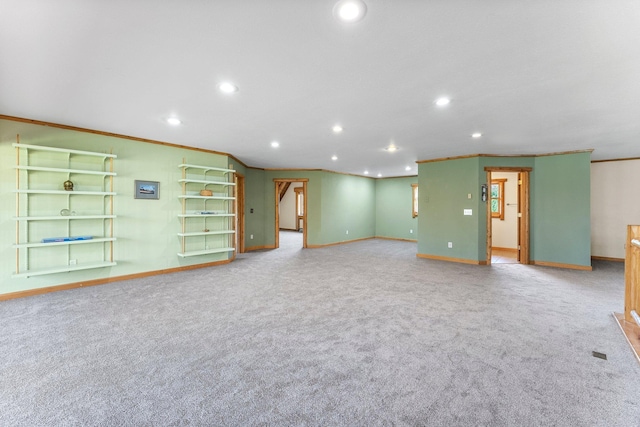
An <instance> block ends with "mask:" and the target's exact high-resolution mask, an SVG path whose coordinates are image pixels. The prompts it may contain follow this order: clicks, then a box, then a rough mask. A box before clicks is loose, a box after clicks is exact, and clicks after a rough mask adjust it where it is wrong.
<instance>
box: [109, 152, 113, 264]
mask: <svg viewBox="0 0 640 427" xmlns="http://www.w3.org/2000/svg"><path fill="white" fill-rule="evenodd" d="M110 154H113V148H112V149H111V152H110ZM109 172H111V173H113V157H110V158H109ZM109 191H110V192H111V193H113V175H110V176H109ZM109 198H110V203H109V215H111V218H109V237H110V238H113V194H112V195H111V196H109ZM109 262H113V240H112V241H111V242H109Z"/></svg>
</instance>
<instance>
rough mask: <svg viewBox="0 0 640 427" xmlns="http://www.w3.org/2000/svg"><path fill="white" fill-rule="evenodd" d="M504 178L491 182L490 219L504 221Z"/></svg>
mask: <svg viewBox="0 0 640 427" xmlns="http://www.w3.org/2000/svg"><path fill="white" fill-rule="evenodd" d="M505 181H506V178H501V179H492V180H491V218H500V219H502V220H504V183H505Z"/></svg>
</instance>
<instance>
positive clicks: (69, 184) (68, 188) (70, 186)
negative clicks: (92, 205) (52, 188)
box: [62, 180, 73, 191]
mask: <svg viewBox="0 0 640 427" xmlns="http://www.w3.org/2000/svg"><path fill="white" fill-rule="evenodd" d="M62 185H63V186H64V189H65V190H66V191H73V182H72V181H69V180H66V181H65V182H64V183H63V184H62Z"/></svg>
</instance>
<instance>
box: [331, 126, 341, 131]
mask: <svg viewBox="0 0 640 427" xmlns="http://www.w3.org/2000/svg"><path fill="white" fill-rule="evenodd" d="M331 130H333V133H340V132H342V126H340V125H335V126H333V127H332V128H331Z"/></svg>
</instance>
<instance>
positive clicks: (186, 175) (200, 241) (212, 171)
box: [178, 159, 236, 257]
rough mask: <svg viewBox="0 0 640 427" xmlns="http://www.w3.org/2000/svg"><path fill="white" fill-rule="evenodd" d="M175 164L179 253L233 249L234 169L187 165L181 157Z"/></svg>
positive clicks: (180, 254) (195, 253)
mask: <svg viewBox="0 0 640 427" xmlns="http://www.w3.org/2000/svg"><path fill="white" fill-rule="evenodd" d="M178 167H179V168H181V169H182V178H181V179H179V180H178V182H179V183H180V184H181V185H182V194H181V195H180V196H178V197H179V200H180V202H181V204H182V210H181V213H180V214H179V215H178V218H179V219H180V224H181V231H180V232H179V233H178V237H179V238H180V246H181V247H180V252H178V256H180V257H188V256H196V255H208V254H217V253H225V252H233V251H235V233H236V231H235V217H236V214H235V200H236V197H235V185H236V184H235V170H233V169H224V168H217V167H210V166H200V165H192V164H187V163H186V161H185V160H184V159H183V162H182V164H180V165H179V166H178ZM201 192H211V195H202V194H201Z"/></svg>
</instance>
